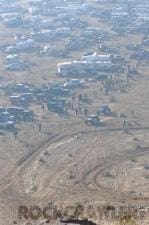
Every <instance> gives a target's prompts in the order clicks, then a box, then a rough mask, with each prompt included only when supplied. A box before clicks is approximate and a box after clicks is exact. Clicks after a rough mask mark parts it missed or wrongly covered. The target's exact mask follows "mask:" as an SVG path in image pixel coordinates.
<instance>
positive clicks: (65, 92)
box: [50, 87, 73, 96]
mask: <svg viewBox="0 0 149 225" xmlns="http://www.w3.org/2000/svg"><path fill="white" fill-rule="evenodd" d="M50 94H51V95H55V96H71V95H72V94H73V92H72V91H70V90H69V89H66V88H62V87H55V88H52V89H51V90H50Z"/></svg>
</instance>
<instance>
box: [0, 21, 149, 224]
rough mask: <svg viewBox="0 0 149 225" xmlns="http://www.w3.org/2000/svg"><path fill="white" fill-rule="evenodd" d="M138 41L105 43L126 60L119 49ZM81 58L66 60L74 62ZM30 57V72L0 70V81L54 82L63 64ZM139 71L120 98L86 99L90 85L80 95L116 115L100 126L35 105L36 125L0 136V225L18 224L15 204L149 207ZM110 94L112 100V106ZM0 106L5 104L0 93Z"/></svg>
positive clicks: (143, 78) (147, 133)
mask: <svg viewBox="0 0 149 225" xmlns="http://www.w3.org/2000/svg"><path fill="white" fill-rule="evenodd" d="M91 23H94V21H93V20H91ZM96 25H97V24H96ZM140 39H141V37H136V36H135V35H130V36H129V37H125V38H117V39H115V40H113V42H112V43H111V45H114V46H115V47H116V48H119V45H122V47H121V49H120V51H121V54H122V55H123V56H125V57H126V58H127V57H128V58H129V54H130V53H129V52H128V51H127V50H126V49H125V45H127V44H128V43H134V42H135V43H138V42H139V41H140ZM81 54H82V52H75V53H74V54H72V55H73V57H74V58H75V57H76V56H80V55H81ZM23 57H30V56H26V55H24V56H23ZM32 60H33V62H36V63H37V64H38V66H37V67H34V68H33V69H32V71H31V72H29V73H28V72H22V73H5V74H4V78H5V80H4V81H3V82H4V83H5V82H6V83H12V82H14V81H17V82H22V81H29V82H32V83H34V84H36V85H40V84H44V83H47V82H51V81H52V80H55V79H57V78H56V76H55V72H56V64H57V62H60V61H62V62H63V61H65V60H66V59H58V58H52V57H51V58H49V57H44V58H39V57H37V56H35V55H32ZM2 61H3V60H1V64H2ZM139 70H140V75H139V76H136V77H135V78H134V79H132V80H130V83H129V85H128V86H126V88H125V89H126V92H125V93H122V92H120V91H113V92H112V93H110V95H109V96H105V95H104V94H103V93H101V92H99V90H98V96H97V97H96V98H94V97H93V96H92V94H91V93H92V92H93V90H97V84H94V83H91V84H90V85H89V88H88V89H87V90H85V91H82V92H83V93H84V92H85V93H87V94H88V95H89V96H90V100H91V104H90V105H88V106H87V107H88V109H89V112H90V113H94V112H95V110H97V108H98V106H99V105H102V104H108V105H109V106H110V107H111V109H112V111H113V112H115V114H116V116H115V117H102V118H101V119H102V120H104V121H105V122H106V126H105V127H98V128H96V127H92V126H86V125H85V123H84V121H85V117H84V116H83V115H82V114H79V115H78V116H77V117H76V116H75V113H74V112H73V111H70V115H69V116H63V117H62V116H59V115H56V114H54V113H50V112H48V111H47V109H45V111H44V112H43V111H42V109H41V106H37V105H34V104H33V105H32V106H31V107H32V108H33V109H34V111H35V113H36V116H37V118H36V119H37V121H36V122H35V123H27V124H19V125H18V129H19V133H18V137H17V138H16V139H15V137H14V136H13V134H11V133H9V132H8V133H5V132H4V133H3V132H2V133H1V135H0V224H1V225H5V224H7V225H9V224H10V225H12V221H17V223H18V224H24V223H23V222H21V221H18V218H17V210H18V206H20V205H23V204H25V205H28V206H30V205H33V204H35V205H40V206H42V205H46V204H48V203H49V202H50V201H53V202H54V203H56V204H58V205H61V204H64V205H73V204H75V203H76V202H80V203H81V204H84V205H85V204H88V203H89V202H90V204H91V205H96V204H97V205H102V204H112V205H121V204H123V205H133V206H144V207H148V206H149V167H148V159H149V141H148V140H149V114H148V112H149V101H148V96H149V89H148V87H149V75H148V67H147V66H141V67H140V68H139ZM123 77H124V79H125V74H124V75H123ZM78 92H80V90H79V91H78ZM77 94H78V93H77ZM111 96H114V97H115V99H116V101H115V102H112V101H110V99H111ZM0 102H1V104H5V105H7V104H9V103H8V98H7V97H5V96H3V95H1V96H0ZM76 104H77V103H76ZM132 112H133V113H132ZM122 113H123V114H125V115H126V120H127V123H128V126H127V128H125V129H123V121H124V118H121V117H120V116H119V115H120V114H122ZM39 122H40V123H42V131H41V132H39V130H38V124H39ZM139 224H142V222H141V223H139ZM146 224H148V221H147V223H146Z"/></svg>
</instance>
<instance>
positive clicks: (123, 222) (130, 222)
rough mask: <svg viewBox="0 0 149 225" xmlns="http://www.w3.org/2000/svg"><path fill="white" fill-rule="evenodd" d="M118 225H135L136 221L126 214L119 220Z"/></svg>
mask: <svg viewBox="0 0 149 225" xmlns="http://www.w3.org/2000/svg"><path fill="white" fill-rule="evenodd" d="M119 225H136V221H135V219H134V217H133V216H132V215H130V214H126V215H123V216H122V217H121V218H120V221H119Z"/></svg>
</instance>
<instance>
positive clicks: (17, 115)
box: [0, 107, 34, 129]
mask: <svg viewBox="0 0 149 225" xmlns="http://www.w3.org/2000/svg"><path fill="white" fill-rule="evenodd" d="M33 117H34V115H33V111H31V110H28V109H25V108H19V107H8V108H5V107H0V129H14V128H15V125H16V123H18V122H22V121H23V122H32V121H33Z"/></svg>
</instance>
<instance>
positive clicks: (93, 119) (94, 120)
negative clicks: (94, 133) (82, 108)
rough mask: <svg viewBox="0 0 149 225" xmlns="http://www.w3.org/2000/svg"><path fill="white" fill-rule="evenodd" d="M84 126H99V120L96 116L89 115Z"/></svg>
mask: <svg viewBox="0 0 149 225" xmlns="http://www.w3.org/2000/svg"><path fill="white" fill-rule="evenodd" d="M85 124H87V125H93V126H99V124H100V119H99V117H98V116H97V115H90V116H89V117H88V118H87V119H86V120H85Z"/></svg>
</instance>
